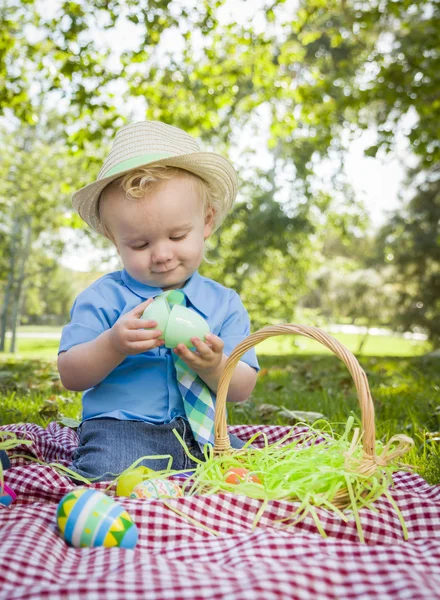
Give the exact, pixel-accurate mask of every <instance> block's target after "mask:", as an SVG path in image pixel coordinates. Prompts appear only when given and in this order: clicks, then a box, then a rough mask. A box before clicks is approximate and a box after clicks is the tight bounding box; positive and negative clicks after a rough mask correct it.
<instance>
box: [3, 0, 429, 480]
mask: <svg viewBox="0 0 440 600" xmlns="http://www.w3.org/2000/svg"><path fill="white" fill-rule="evenodd" d="M439 11H440V8H439V5H438V4H436V3H434V2H432V0H419V1H418V2H409V1H408V0H398V1H395V0H371V1H370V2H361V1H356V0H345V1H344V0H325V1H324V0H295V1H288V0H286V1H282V0H247V1H244V0H243V1H239V0H227V1H222V0H217V1H209V0H205V1H201V0H199V1H196V0H187V1H183V0H181V1H177V0H149V1H147V0H144V1H140V0H121V1H120V2H114V1H112V0H93V1H91V0H82V1H81V2H71V1H62V0H50V1H48V0H44V2H43V0H41V1H38V0H21V1H20V0H5V1H4V2H3V3H2V5H1V7H0V398H1V400H0V424H7V423H17V422H32V423H37V424H40V425H46V424H47V423H49V422H50V421H54V420H57V421H60V422H63V423H64V424H66V425H67V426H69V425H70V426H73V425H74V422H75V421H76V420H78V419H79V418H80V394H78V393H73V392H68V391H66V390H64V388H63V387H62V385H61V383H60V381H59V377H58V374H57V370H56V355H57V348H58V340H59V335H60V332H61V329H62V327H63V325H64V324H66V323H67V322H68V320H69V310H70V308H71V306H72V303H73V300H74V298H75V297H76V295H77V294H78V293H79V292H80V291H81V290H82V289H84V288H85V287H86V286H87V285H89V283H91V282H92V281H94V280H95V279H97V278H98V277H100V276H101V275H102V274H103V273H105V272H108V271H111V270H115V269H117V268H118V260H117V256H116V255H115V252H114V250H113V248H112V247H111V246H110V245H109V244H108V243H107V242H106V241H105V240H104V239H103V238H100V237H99V236H98V235H97V234H95V233H94V232H93V231H91V230H87V229H85V227H84V224H83V223H82V221H81V220H80V219H79V217H77V216H76V214H75V213H74V212H73V211H72V209H71V205H70V198H71V195H72V193H73V191H74V190H76V189H78V188H79V187H81V186H83V185H85V184H87V183H89V182H91V181H93V180H94V179H95V177H96V175H97V172H98V170H99V167H100V164H101V162H102V159H103V157H104V156H105V155H106V154H107V152H108V149H109V144H110V140H111V138H112V137H113V135H114V133H115V130H116V129H118V128H119V127H120V126H122V125H123V124H125V123H128V122H131V121H134V120H142V119H152V120H161V121H165V122H167V123H170V124H173V125H176V126H178V127H181V128H183V129H185V130H186V131H188V132H189V133H191V134H192V135H194V136H196V137H197V138H198V139H199V140H200V144H201V145H202V147H203V148H204V149H206V150H209V149H212V150H215V151H218V152H221V153H224V154H225V155H227V156H229V157H230V158H231V160H232V161H233V163H234V164H235V166H236V169H237V171H238V173H239V178H240V193H239V198H238V202H237V203H236V205H235V209H234V211H233V212H232V214H231V215H230V216H229V217H228V219H227V221H226V222H225V224H224V225H223V227H222V229H221V230H220V232H219V233H218V234H216V235H215V236H214V237H213V238H212V239H211V240H210V241H209V251H208V260H209V262H206V263H205V264H204V265H203V268H202V273H203V274H204V275H206V276H209V277H213V278H214V279H216V280H218V281H220V282H223V283H224V284H225V285H227V286H229V287H232V288H234V289H235V290H236V291H237V292H239V293H240V295H241V297H242V299H243V301H244V304H245V305H246V307H247V308H248V310H249V313H250V315H251V319H252V327H253V331H256V330H257V329H259V328H260V327H262V326H264V325H269V324H275V323H286V322H290V323H298V324H308V325H315V326H318V327H322V328H323V329H324V330H326V331H328V332H330V333H332V335H334V336H335V337H336V338H337V339H339V340H340V341H341V342H342V343H343V344H345V345H346V346H347V347H348V348H349V349H350V350H352V351H353V352H354V353H355V354H356V356H357V357H358V359H359V361H360V363H361V365H362V367H363V368H364V370H365V371H366V373H367V376H368V380H369V383H370V387H371V390H372V394H373V398H374V401H375V407H376V422H377V432H378V437H379V438H383V439H386V438H387V437H388V436H391V435H393V434H395V433H400V432H404V433H407V434H408V435H410V436H411V437H413V438H414V440H415V442H416V447H415V450H414V451H413V452H412V454H411V455H410V456H409V457H408V458H407V461H408V462H410V463H412V464H413V465H414V466H415V468H416V470H417V472H419V473H421V474H422V475H423V477H425V478H426V479H427V480H428V481H429V482H430V483H438V482H440V433H439V432H440V369H439V366H440V355H439V350H438V349H439V342H440V230H439V222H440V178H439V165H440V143H439V139H440V136H439V129H440V97H439V73H440V59H439V37H438V29H439V24H440V23H439V21H440V14H439ZM257 351H258V354H259V358H260V364H261V367H262V369H261V372H260V374H259V379H258V384H257V387H256V390H255V391H254V393H253V394H252V397H251V398H250V400H249V401H247V402H246V403H244V404H242V405H239V406H235V407H233V408H230V409H229V422H230V423H274V424H290V423H295V422H296V421H298V420H302V419H304V418H305V419H306V420H309V421H313V419H314V418H315V417H316V416H319V415H323V416H324V417H325V418H326V419H328V420H330V421H331V422H334V423H340V424H343V423H345V421H346V420H347V417H348V416H349V415H350V414H353V415H354V416H355V417H356V418H357V419H359V417H360V414H359V408H358V406H357V399H356V395H355V390H354V385H353V383H352V381H351V378H350V375H349V373H348V372H347V370H346V368H345V366H344V365H343V364H342V363H341V362H340V361H338V359H337V358H335V357H334V356H332V355H331V354H330V353H329V352H327V351H326V350H325V349H324V348H323V347H321V346H319V345H318V344H317V343H315V342H311V341H309V340H307V339H306V338H301V337H280V338H272V339H270V340H267V341H265V342H263V343H262V344H261V345H260V346H259V347H258V349H257ZM298 411H307V413H319V415H316V414H315V415H313V414H305V415H304V414H301V413H299V414H298ZM341 426H342V425H341Z"/></svg>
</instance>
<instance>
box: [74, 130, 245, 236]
mask: <svg viewBox="0 0 440 600" xmlns="http://www.w3.org/2000/svg"><path fill="white" fill-rule="evenodd" d="M147 165H148V166H155V165H165V166H168V167H179V168H180V169H185V170H186V171H190V172H191V173H194V174H195V175H198V176H199V177H201V178H202V179H203V180H204V181H206V182H207V183H208V184H209V185H210V186H211V187H212V188H213V189H215V190H216V196H217V197H218V199H219V201H220V202H223V203H224V211H223V214H226V213H227V212H228V211H229V210H230V208H231V207H232V204H233V202H234V200H235V197H236V195H237V175H236V173H235V170H234V167H233V166H232V164H231V163H230V162H229V161H228V160H227V159H226V158H223V156H220V154H216V153H214V152H201V151H200V148H199V146H198V144H197V142H196V141H195V140H194V138H192V137H191V136H190V135H189V134H188V133H186V132H185V131H182V129H178V128H177V127H172V126H171V125H166V124H165V123H161V122H159V121H142V122H140V123H132V124H131V125H126V126H125V127H122V128H121V129H119V131H118V132H117V133H116V137H115V140H114V143H113V147H112V149H111V151H110V154H109V155H108V157H107V159H106V160H105V162H104V164H103V166H102V168H101V170H100V172H99V174H98V178H97V180H96V181H95V182H93V183H90V184H89V185H86V186H85V187H83V188H81V189H80V190H78V191H77V192H75V194H74V195H73V197H72V204H73V207H74V209H75V210H76V211H77V212H78V213H79V215H80V217H81V218H82V219H83V220H84V221H85V222H86V223H88V224H89V225H90V226H91V227H93V229H95V230H96V231H98V233H103V230H102V227H101V225H100V222H99V213H98V204H99V196H100V194H101V192H102V191H103V189H104V188H105V187H106V186H107V185H109V183H111V182H112V181H114V180H115V179H118V178H119V177H122V176H123V175H125V174H126V173H129V172H130V171H132V170H133V169H136V168H138V167H144V166H147Z"/></svg>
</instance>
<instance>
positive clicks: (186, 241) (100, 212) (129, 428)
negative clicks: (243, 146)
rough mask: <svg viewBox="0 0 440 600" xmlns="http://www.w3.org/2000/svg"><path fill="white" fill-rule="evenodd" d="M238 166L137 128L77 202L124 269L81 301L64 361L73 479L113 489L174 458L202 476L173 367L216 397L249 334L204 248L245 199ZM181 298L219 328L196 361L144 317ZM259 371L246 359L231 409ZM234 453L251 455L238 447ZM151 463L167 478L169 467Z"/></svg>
mask: <svg viewBox="0 0 440 600" xmlns="http://www.w3.org/2000/svg"><path fill="white" fill-rule="evenodd" d="M236 190H237V187H236V175H235V171H234V169H233V167H232V165H231V164H230V163H229V161H227V160H226V159H224V158H223V157H221V156H220V155H217V154H214V153H204V152H200V150H199V147H198V145H197V143H196V142H195V140H194V139H193V138H192V137H191V136H189V135H188V134H187V133H185V132H184V131H182V130H180V129H177V128H175V127H171V126H169V125H166V124H164V123H160V122H142V123H134V124H132V125H128V126H126V127H123V128H122V129H121V130H120V131H119V132H118V133H117V135H116V138H115V142H114V145H113V148H112V150H111V152H110V155H109V157H108V158H107V160H106V161H105V163H104V165H103V167H102V169H101V171H100V173H99V175H98V180H97V181H96V182H94V183H92V184H90V185H88V186H86V187H84V188H82V189H81V190H79V191H78V192H76V193H75V194H74V196H73V206H74V207H75V209H76V210H77V211H78V212H79V214H80V216H81V217H82V218H83V219H84V220H85V221H86V222H87V223H88V224H89V225H90V226H91V227H93V228H94V229H96V230H97V231H98V232H99V233H101V234H103V235H105V236H106V237H108V238H109V239H110V240H111V241H112V242H113V243H114V245H115V247H116V249H117V251H118V253H119V256H120V258H121V261H122V263H123V266H124V269H123V270H122V271H117V272H115V273H110V274H108V275H105V276H104V277H102V278H101V279H99V280H98V281H96V282H95V283H93V284H92V285H91V286H90V287H89V288H87V289H86V290H84V291H83V292H82V293H81V294H80V295H79V296H78V298H77V299H76V301H75V303H74V305H73V308H72V311H71V322H70V323H69V324H68V325H67V326H66V327H65V328H64V330H63V334H62V338H61V343H60V349H59V357H58V368H59V372H60V377H61V380H62V382H63V385H64V386H65V387H66V388H67V389H70V390H77V391H83V392H84V393H83V422H82V423H81V426H80V428H79V436H80V444H79V447H78V449H77V451H76V453H75V455H74V457H73V465H72V470H73V471H75V472H77V473H79V474H80V475H82V476H85V477H88V478H95V479H101V480H104V479H112V478H113V475H114V474H118V473H120V472H121V471H122V470H124V469H126V468H127V467H128V466H130V464H132V463H133V462H134V461H135V460H136V459H138V458H140V457H141V456H160V455H171V456H172V457H173V465H172V467H173V468H174V469H185V468H190V467H191V466H193V462H192V461H191V460H190V459H188V457H187V456H186V454H185V452H184V450H183V447H182V446H181V444H180V443H179V441H178V440H177V438H176V436H175V435H174V434H173V429H176V430H177V431H178V433H179V434H180V435H181V436H182V437H183V439H184V440H185V442H186V444H187V446H188V447H189V449H190V451H191V452H192V453H193V454H194V455H195V456H197V457H199V458H202V457H203V454H202V451H201V450H202V449H201V446H200V444H198V443H196V440H195V438H194V433H193V431H194V427H193V424H192V423H191V422H190V421H189V420H188V418H187V415H186V413H185V407H184V402H183V399H182V393H181V388H180V387H179V382H178V381H177V376H176V369H175V362H174V358H176V356H178V357H179V358H180V359H181V360H182V361H183V362H184V363H185V364H186V366H187V367H188V368H189V369H190V372H191V373H192V375H193V376H194V377H196V378H199V379H197V381H199V382H200V384H201V386H202V387H204V388H206V389H208V390H210V392H209V394H210V395H211V396H214V397H215V392H216V390H217V385H218V382H219V378H220V375H221V372H222V370H223V367H224V364H225V362H226V359H227V356H228V355H229V354H230V352H231V351H232V350H233V348H234V347H235V346H236V345H237V344H238V343H239V342H240V341H241V340H242V339H244V338H245V337H246V336H247V335H248V334H249V328H250V327H249V318H248V315H247V312H246V310H245V309H244V307H243V305H242V303H241V301H240V298H239V297H238V295H237V294H236V293H235V292H233V291H232V290H230V289H227V288H225V287H223V286H222V285H220V284H219V283H217V282H215V281H213V280H211V279H207V278H204V277H201V276H200V275H199V274H198V272H197V269H198V268H199V266H200V264H201V262H202V260H203V253H204V242H205V240H206V239H207V238H208V237H209V236H210V235H211V234H212V233H213V232H214V231H215V229H217V228H218V227H219V225H220V224H221V222H222V221H223V219H224V217H225V216H226V214H227V212H228V210H229V209H230V208H231V206H232V203H233V201H234V199H235V195H236ZM173 289H181V290H182V292H184V294H185V298H186V303H187V306H188V307H189V308H191V309H193V310H195V311H196V312H198V313H199V314H201V315H202V316H203V317H204V318H205V319H206V320H207V321H208V323H209V326H210V331H211V333H210V334H208V335H207V336H206V338H205V340H200V339H197V338H193V339H192V342H193V344H194V348H195V350H190V349H188V348H186V346H184V345H179V346H177V348H175V349H174V350H173V352H174V354H175V357H174V358H173V354H172V352H171V350H169V349H167V348H165V347H164V346H163V341H162V339H161V335H162V334H163V332H161V331H159V330H158V329H157V328H156V326H157V323H155V322H153V321H145V320H142V319H141V318H140V317H141V316H142V314H143V312H144V310H145V308H146V307H147V306H148V305H149V304H150V303H151V302H152V301H153V298H154V297H155V296H157V295H158V294H160V293H162V292H164V291H168V290H173ZM257 370H258V363H257V360H256V356H255V353H254V351H253V350H250V351H249V352H247V353H246V354H245V355H244V356H243V357H242V360H241V361H240V363H239V364H238V366H237V369H236V371H235V373H234V376H233V378H232V381H231V384H230V388H229V392H228V401H232V402H242V401H243V400H245V399H246V398H247V397H248V396H249V394H250V393H251V392H252V390H253V388H254V386H255V382H256V371H257ZM231 445H232V446H233V447H241V446H242V445H243V443H242V442H240V440H238V438H235V437H234V436H231ZM145 464H148V466H150V467H152V468H153V469H156V470H160V469H163V468H165V466H166V464H167V459H165V458H163V457H162V458H156V459H154V458H151V459H150V460H148V461H145Z"/></svg>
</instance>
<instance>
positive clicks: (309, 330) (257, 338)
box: [214, 323, 376, 458]
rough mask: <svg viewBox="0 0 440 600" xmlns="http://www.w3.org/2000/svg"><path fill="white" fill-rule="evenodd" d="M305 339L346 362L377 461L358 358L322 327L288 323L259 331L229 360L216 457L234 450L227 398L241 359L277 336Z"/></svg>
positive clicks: (366, 440) (369, 451)
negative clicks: (227, 413) (227, 412)
mask: <svg viewBox="0 0 440 600" xmlns="http://www.w3.org/2000/svg"><path fill="white" fill-rule="evenodd" d="M286 333H287V334H294V335H303V336H305V337H308V338H310V339H312V340H316V341H317V342H320V343H321V344H323V345H324V346H326V347H327V348H329V350H331V351H332V352H333V353H334V354H336V356H337V357H338V358H340V359H341V360H342V362H343V363H344V364H345V366H346V367H347V369H348V370H349V372H350V374H351V376H352V378H353V380H354V384H355V386H356V390H357V394H358V399H359V405H360V407H361V413H362V430H363V440H362V441H363V449H364V452H365V454H366V455H367V456H369V457H371V458H372V457H374V450H375V442H376V438H375V435H376V433H375V426H374V405H373V400H372V398H371V393H370V388H369V386H368V380H367V376H366V375H365V373H364V371H363V369H362V368H361V366H360V365H359V363H358V361H357V359H356V357H355V356H354V355H353V354H352V353H351V352H350V351H349V350H347V348H345V347H344V346H343V345H342V344H341V343H340V342H338V340H336V339H335V338H334V337H332V336H331V335H328V334H327V333H324V332H323V331H322V330H321V329H318V327H311V326H308V325H293V324H291V323H287V324H284V325H273V326H268V327H263V329H260V330H259V331H256V332H255V333H253V334H252V335H250V336H249V337H247V338H246V339H245V340H243V341H242V342H240V344H238V345H237V346H236V347H235V349H234V350H233V352H232V353H231V355H230V356H229V358H228V360H227V362H226V365H225V368H224V369H223V373H222V375H221V377H220V381H219V385H218V389H217V401H216V408H215V420H214V432H215V445H214V453H216V454H223V453H225V452H227V451H228V450H229V449H230V448H231V444H230V442H229V436H228V432H227V423H226V398H227V395H228V388H229V383H230V381H231V378H232V375H233V373H234V370H235V367H236V365H237V363H238V362H239V360H240V358H241V356H242V355H243V354H244V353H245V352H247V351H248V350H249V349H250V348H252V347H253V346H256V345H257V344H259V343H260V342H262V341H263V340H265V339H267V338H269V337H272V336H277V335H285V334H286Z"/></svg>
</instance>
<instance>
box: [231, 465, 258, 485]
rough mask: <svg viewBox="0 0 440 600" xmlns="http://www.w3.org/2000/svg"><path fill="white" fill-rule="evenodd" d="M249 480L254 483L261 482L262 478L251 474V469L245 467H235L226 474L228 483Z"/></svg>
mask: <svg viewBox="0 0 440 600" xmlns="http://www.w3.org/2000/svg"><path fill="white" fill-rule="evenodd" d="M247 481H253V482H254V483H261V479H260V478H259V477H257V475H250V474H249V471H248V470H247V469H245V468H244V467H233V468H231V469H228V470H227V471H226V474H225V482H226V483H232V484H237V483H242V482H247Z"/></svg>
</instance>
